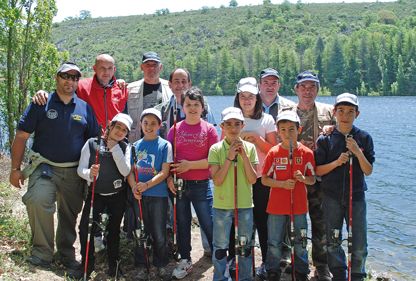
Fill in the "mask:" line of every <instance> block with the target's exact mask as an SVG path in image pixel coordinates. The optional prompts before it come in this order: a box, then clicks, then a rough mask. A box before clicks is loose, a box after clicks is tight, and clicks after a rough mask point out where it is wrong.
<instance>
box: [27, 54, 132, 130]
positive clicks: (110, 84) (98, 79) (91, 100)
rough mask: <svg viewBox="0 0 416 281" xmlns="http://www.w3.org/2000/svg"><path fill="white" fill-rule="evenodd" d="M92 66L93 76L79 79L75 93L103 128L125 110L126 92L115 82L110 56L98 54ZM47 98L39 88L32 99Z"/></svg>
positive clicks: (37, 102)
mask: <svg viewBox="0 0 416 281" xmlns="http://www.w3.org/2000/svg"><path fill="white" fill-rule="evenodd" d="M92 68H93V69H94V76H93V77H91V78H85V79H82V80H80V81H79V82H78V88H77V91H76V93H77V96H78V97H79V98H80V99H82V100H84V101H85V102H87V103H88V104H89V105H90V106H91V107H92V108H93V109H94V112H95V117H96V118H97V121H98V124H99V125H100V126H101V127H102V128H103V129H104V128H106V126H107V125H108V122H109V121H110V120H111V119H112V118H113V117H114V116H116V115H117V113H120V112H126V104H127V98H128V94H127V90H126V89H122V88H121V87H119V86H118V84H117V82H116V78H115V76H114V73H115V71H116V66H115V61H114V58H113V57H112V56H110V55H108V54H100V55H98V56H97V57H96V58H95V64H94V66H93V67H92ZM47 98H48V94H47V92H45V91H43V90H40V91H38V92H37V93H36V95H35V96H33V98H32V100H33V102H34V103H36V104H39V105H44V104H46V100H47Z"/></svg>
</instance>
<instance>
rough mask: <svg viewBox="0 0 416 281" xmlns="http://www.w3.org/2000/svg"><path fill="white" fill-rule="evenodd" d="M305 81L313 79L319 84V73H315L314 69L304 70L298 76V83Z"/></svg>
mask: <svg viewBox="0 0 416 281" xmlns="http://www.w3.org/2000/svg"><path fill="white" fill-rule="evenodd" d="M305 81H312V82H316V83H318V84H319V78H318V75H317V74H315V73H313V72H312V71H309V70H307V71H303V72H301V73H299V74H298V76H296V84H299V83H302V82H305Z"/></svg>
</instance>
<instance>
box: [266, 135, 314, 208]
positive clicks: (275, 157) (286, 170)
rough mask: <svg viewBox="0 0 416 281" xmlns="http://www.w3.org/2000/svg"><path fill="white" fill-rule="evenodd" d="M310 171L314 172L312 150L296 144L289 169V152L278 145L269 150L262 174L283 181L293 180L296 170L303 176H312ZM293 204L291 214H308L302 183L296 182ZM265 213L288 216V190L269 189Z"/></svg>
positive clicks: (304, 187)
mask: <svg viewBox="0 0 416 281" xmlns="http://www.w3.org/2000/svg"><path fill="white" fill-rule="evenodd" d="M311 169H313V170H315V160H314V157H313V152H312V150H310V149H309V148H308V147H306V146H305V145H303V144H301V143H299V142H298V147H297V148H294V149H293V161H292V167H290V164H289V150H287V149H284V148H283V147H282V146H281V144H278V145H276V146H274V147H273V148H271V149H270V151H269V153H268V154H267V156H266V159H265V160H264V166H263V173H262V174H263V175H267V176H269V177H273V178H274V179H277V180H280V181H284V180H288V179H290V178H293V173H294V172H295V171H296V170H299V171H301V172H302V174H303V175H306V176H311V175H313V173H312V171H311ZM293 202H294V206H293V213H294V214H295V215H300V214H305V213H307V212H308V200H307V192H306V186H305V184H304V183H302V182H299V181H297V182H296V184H295V189H294V190H293ZM266 211H267V213H269V214H273V215H289V214H290V190H288V189H284V188H281V187H272V188H270V196H269V202H268V204H267V210H266Z"/></svg>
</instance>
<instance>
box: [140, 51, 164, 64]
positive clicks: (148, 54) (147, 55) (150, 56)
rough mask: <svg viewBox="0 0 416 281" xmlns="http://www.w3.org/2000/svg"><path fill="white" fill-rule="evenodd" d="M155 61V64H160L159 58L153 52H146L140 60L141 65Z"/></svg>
mask: <svg viewBox="0 0 416 281" xmlns="http://www.w3.org/2000/svg"><path fill="white" fill-rule="evenodd" d="M151 60H152V61H156V62H160V57H159V55H158V54H157V53H155V52H146V53H144V54H143V58H142V63H145V62H147V61H151Z"/></svg>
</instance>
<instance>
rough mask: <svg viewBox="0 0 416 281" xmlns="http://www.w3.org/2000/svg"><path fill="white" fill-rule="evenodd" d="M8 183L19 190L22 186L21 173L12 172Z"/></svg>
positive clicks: (18, 171)
mask: <svg viewBox="0 0 416 281" xmlns="http://www.w3.org/2000/svg"><path fill="white" fill-rule="evenodd" d="M9 181H10V183H11V184H12V185H13V186H14V187H17V188H21V187H22V186H23V184H24V181H25V180H24V178H23V173H22V171H20V170H13V171H11V172H10V175H9Z"/></svg>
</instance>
